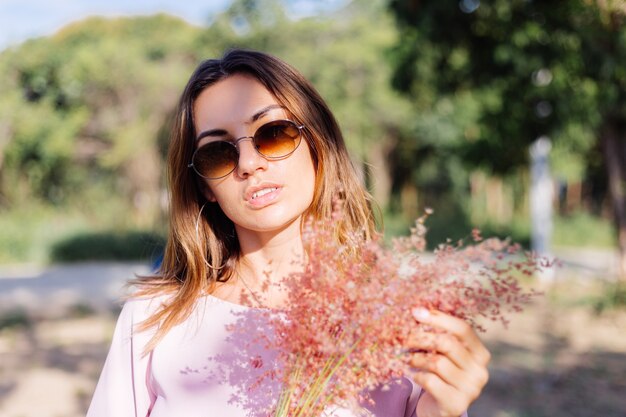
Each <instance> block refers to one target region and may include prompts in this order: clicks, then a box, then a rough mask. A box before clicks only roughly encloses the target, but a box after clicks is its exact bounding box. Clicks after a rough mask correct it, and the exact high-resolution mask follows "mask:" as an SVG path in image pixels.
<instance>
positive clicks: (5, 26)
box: [0, 0, 345, 49]
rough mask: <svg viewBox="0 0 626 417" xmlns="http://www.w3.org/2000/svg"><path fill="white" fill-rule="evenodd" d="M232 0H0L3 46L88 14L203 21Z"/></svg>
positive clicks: (305, 11)
mask: <svg viewBox="0 0 626 417" xmlns="http://www.w3.org/2000/svg"><path fill="white" fill-rule="evenodd" d="M231 1H232V0H0V49H4V48H6V47H8V46H11V45H15V44H18V43H21V42H23V41H24V40H26V39H28V38H31V37H37V36H46V35H51V34H53V33H54V32H56V31H57V30H59V29H60V28H62V27H63V26H65V25H66V24H68V23H70V22H73V21H76V20H81V19H83V18H85V17H87V16H92V15H99V16H123V15H140V14H154V13H158V12H167V13H170V14H173V15H176V16H179V17H182V18H183V19H185V20H187V21H189V22H190V23H193V24H197V25H202V24H205V23H206V22H208V21H209V20H210V16H211V15H214V14H216V13H219V12H221V11H223V10H225V9H226V8H227V7H228V5H229V4H230V3H231ZM289 3H290V5H291V10H293V11H295V13H296V14H298V15H309V14H313V13H315V11H317V10H321V9H323V8H329V7H333V6H335V5H337V4H339V3H345V0H290V1H289Z"/></svg>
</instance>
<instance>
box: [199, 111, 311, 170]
mask: <svg viewBox="0 0 626 417" xmlns="http://www.w3.org/2000/svg"><path fill="white" fill-rule="evenodd" d="M303 128H304V125H298V124H296V123H295V122H292V121H291V120H273V121H271V122H268V123H265V124H264V125H262V126H260V127H259V128H258V129H257V130H256V132H254V135H253V136H242V137H240V138H237V139H235V140H216V141H213V142H209V143H207V144H205V145H202V146H201V147H199V148H198V149H196V151H195V152H194V153H193V156H192V158H191V163H190V164H189V165H188V167H189V168H193V170H194V171H195V172H196V173H197V174H198V175H200V176H201V177H202V178H206V179H209V180H217V179H220V178H224V177H225V176H227V175H228V174H230V173H231V172H233V171H234V170H235V168H237V164H238V163H239V149H238V148H237V144H238V143H239V142H241V141H242V140H246V139H251V140H252V143H253V144H254V149H256V151H257V152H258V153H259V155H261V156H262V157H264V158H265V159H269V160H275V159H282V158H286V157H288V156H289V155H291V154H292V153H293V152H294V151H295V150H296V149H297V148H298V145H300V141H301V139H302V129H303Z"/></svg>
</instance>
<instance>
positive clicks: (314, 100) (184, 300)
mask: <svg viewBox="0 0 626 417" xmlns="http://www.w3.org/2000/svg"><path fill="white" fill-rule="evenodd" d="M234 74H245V75H249V76H252V77H254V78H255V79H256V80H258V81H259V82H260V83H261V84H263V85H264V86H265V88H267V90H268V91H269V92H270V93H271V94H273V95H274V97H275V98H276V100H277V101H278V102H279V103H280V104H281V105H282V106H284V107H285V108H286V109H287V110H288V111H289V112H290V114H291V115H292V116H293V118H294V119H295V121H297V122H298V123H301V124H303V125H304V126H305V131H304V132H305V134H304V138H305V140H306V141H307V143H308V144H309V147H310V149H311V156H312V158H313V163H314V165H315V169H316V177H315V178H316V179H315V182H316V184H315V191H314V196H313V201H312V203H311V205H310V207H309V208H308V210H307V212H306V213H305V214H304V216H303V218H312V219H315V220H320V219H330V218H331V215H332V211H333V200H334V199H336V198H337V197H340V198H341V200H342V201H343V208H344V211H345V212H344V214H343V216H342V218H341V219H340V222H341V223H340V224H339V227H338V230H339V235H338V236H337V237H338V239H340V240H341V239H342V236H343V237H345V236H346V235H347V234H348V233H350V232H354V231H361V230H362V231H363V236H364V238H366V239H367V238H369V237H371V235H372V234H373V233H374V230H375V225H374V217H373V214H372V210H371V205H370V202H371V199H370V196H369V194H368V193H367V191H366V190H365V189H364V188H363V186H362V185H361V183H360V182H359V180H358V178H357V175H356V172H355V169H354V167H353V165H352V162H351V160H350V157H349V155H348V151H347V149H346V146H345V143H344V140H343V136H342V134H341V131H340V129H339V126H338V124H337V122H336V120H335V118H334V116H333V114H332V113H331V111H330V109H329V108H328V106H327V105H326V103H325V102H324V100H323V99H322V97H321V96H320V95H319V93H318V92H317V91H316V90H315V88H314V87H313V86H312V85H311V83H309V82H308V81H307V80H306V79H305V78H304V77H303V76H302V75H301V74H300V73H299V72H298V71H296V70H295V69H294V68H292V67H291V66H290V65H288V64H287V63H285V62H283V61H282V60H280V59H278V58H276V57H273V56H271V55H268V54H265V53H262V52H257V51H250V50H241V49H236V50H231V51H228V52H227V53H226V54H225V55H224V56H223V57H222V59H209V60H206V61H204V62H202V63H201V64H200V65H199V66H198V68H197V69H196V70H195V71H194V73H193V74H192V76H191V78H190V79H189V82H188V83H187V86H186V87H185V89H184V91H183V93H182V96H181V98H180V102H179V104H178V108H177V113H176V118H175V121H174V126H173V129H172V133H171V142H170V147H169V153H168V157H167V169H168V171H167V174H168V180H169V188H170V225H169V235H168V241H167V245H166V248H165V253H164V257H163V262H162V264H161V266H160V269H159V271H158V273H157V274H156V275H155V276H147V277H140V278H139V279H137V280H136V281H135V282H134V283H135V284H139V290H138V292H137V294H136V295H137V296H156V295H160V294H165V293H170V294H172V297H171V298H168V300H169V301H168V302H167V303H166V304H164V305H163V306H162V307H161V309H160V310H158V311H157V312H155V313H154V314H153V315H152V316H151V317H149V318H148V319H147V320H146V321H144V322H143V323H142V324H141V329H148V328H151V327H157V332H156V334H155V336H154V337H153V339H152V340H151V342H150V343H149V345H148V348H147V350H148V351H149V350H151V349H152V348H154V346H155V345H156V343H157V342H158V340H160V339H161V338H162V337H163V336H164V335H165V333H167V331H168V330H169V329H171V328H172V327H173V326H175V325H176V324H178V323H180V322H182V321H183V320H185V318H187V317H188V316H189V314H190V313H191V311H192V309H193V306H194V303H195V301H196V300H197V298H198V297H199V296H201V295H202V293H203V292H211V291H212V290H213V289H214V287H215V283H216V282H220V281H227V280H228V279H229V278H230V277H231V275H232V272H233V268H234V266H235V264H236V262H237V260H238V259H239V256H240V247H239V241H238V239H237V235H236V232H235V228H234V225H233V223H232V221H231V220H230V219H228V218H227V217H226V215H225V214H224V213H223V212H222V210H221V209H220V207H219V205H218V204H217V203H212V202H208V201H207V200H206V198H205V197H204V195H203V193H202V189H201V188H200V187H202V186H203V183H201V182H200V181H198V179H197V177H196V175H195V173H194V171H193V170H192V169H189V167H188V164H189V162H190V160H191V157H192V154H193V152H194V150H195V146H196V143H195V138H196V132H195V128H194V121H193V117H194V115H193V105H194V102H195V100H196V99H197V97H198V96H199V95H200V93H201V92H202V91H203V90H204V89H205V88H207V87H209V86H211V85H213V84H215V83H217V82H219V81H220V80H223V79H225V78H227V77H229V76H231V75H234ZM202 207H204V209H202Z"/></svg>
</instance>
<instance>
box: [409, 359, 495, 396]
mask: <svg viewBox="0 0 626 417" xmlns="http://www.w3.org/2000/svg"><path fill="white" fill-rule="evenodd" d="M409 364H410V365H411V366H413V367H414V368H417V369H420V370H421V371H426V372H430V373H433V374H435V375H437V376H438V377H439V378H440V379H441V380H442V381H444V382H445V383H447V384H448V385H451V386H453V387H455V388H457V389H459V390H460V391H464V392H471V391H473V390H474V389H478V390H481V389H482V388H483V387H484V386H485V385H486V384H487V380H488V379H489V373H488V372H487V370H486V369H485V368H481V367H479V366H476V365H473V366H470V367H469V369H468V368H466V369H464V368H461V367H458V366H457V365H456V364H455V363H454V362H453V361H451V360H450V359H449V358H448V357H446V356H443V355H437V354H432V353H415V354H413V355H411V358H410V360H409Z"/></svg>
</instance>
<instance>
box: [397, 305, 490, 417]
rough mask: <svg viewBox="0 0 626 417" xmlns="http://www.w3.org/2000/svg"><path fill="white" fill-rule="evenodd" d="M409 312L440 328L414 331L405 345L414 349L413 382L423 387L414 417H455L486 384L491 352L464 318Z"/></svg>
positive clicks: (429, 324) (423, 322)
mask: <svg viewBox="0 0 626 417" xmlns="http://www.w3.org/2000/svg"><path fill="white" fill-rule="evenodd" d="M413 315H414V316H415V319H416V320H417V321H418V322H420V323H422V324H425V325H428V326H432V327H433V328H435V329H438V330H442V331H443V332H440V333H421V334H416V335H415V337H414V338H413V339H412V340H411V342H410V345H409V346H408V348H410V349H411V350H413V351H415V353H413V354H412V356H411V365H412V366H414V367H415V368H418V369H419V370H420V371H419V372H417V373H416V375H415V376H414V381H415V382H416V383H417V384H418V385H420V386H421V387H422V388H423V389H424V393H423V395H421V397H420V399H419V401H418V403H417V416H418V417H459V416H461V415H463V413H464V412H465V410H467V409H468V407H469V405H470V404H471V403H472V402H473V401H474V400H476V398H478V396H479V395H480V393H481V392H482V389H483V387H484V386H485V384H486V383H487V380H488V377H489V373H488V371H487V364H488V363H489V360H490V358H491V355H490V354H489V351H488V350H487V349H486V348H485V346H484V345H483V343H482V342H481V341H480V339H479V338H478V336H477V335H476V332H474V330H473V329H472V328H471V327H470V326H469V325H468V324H467V323H466V322H465V321H463V320H461V319H458V318H456V317H452V316H450V315H447V314H444V313H441V312H438V311H427V310H424V309H415V310H414V311H413Z"/></svg>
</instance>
